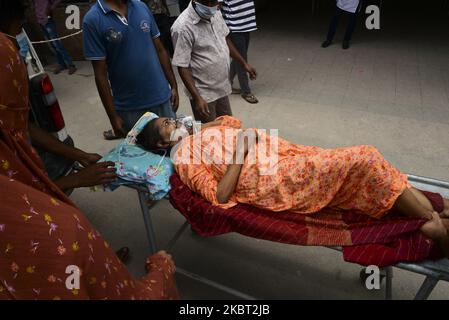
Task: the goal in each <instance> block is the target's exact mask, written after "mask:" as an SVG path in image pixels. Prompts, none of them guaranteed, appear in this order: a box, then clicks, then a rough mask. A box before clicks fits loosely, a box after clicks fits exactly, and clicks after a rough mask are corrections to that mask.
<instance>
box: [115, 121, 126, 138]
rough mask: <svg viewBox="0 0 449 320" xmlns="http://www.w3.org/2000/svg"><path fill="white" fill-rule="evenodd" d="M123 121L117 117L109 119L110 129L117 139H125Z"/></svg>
mask: <svg viewBox="0 0 449 320" xmlns="http://www.w3.org/2000/svg"><path fill="white" fill-rule="evenodd" d="M123 124H124V122H123V119H122V118H120V117H119V116H115V117H114V118H112V119H111V126H112V129H113V130H114V134H115V135H116V136H117V137H125V136H126V132H125V129H124V128H123Z"/></svg>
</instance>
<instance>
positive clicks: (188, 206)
mask: <svg viewBox="0 0 449 320" xmlns="http://www.w3.org/2000/svg"><path fill="white" fill-rule="evenodd" d="M170 183H171V191H170V202H171V204H172V205H173V206H174V207H175V208H176V209H177V210H178V211H179V212H180V213H181V214H182V215H183V216H184V217H185V218H186V219H187V220H188V221H189V223H190V224H191V226H192V229H193V230H194V231H195V232H197V233H198V234H199V235H200V236H203V237H212V236H217V235H221V234H225V233H229V232H237V233H240V234H242V235H245V236H248V237H253V238H258V239H264V240H269V241H275V242H281V243H287V244H295V245H304V246H341V247H343V257H344V259H345V261H348V262H354V263H359V264H361V265H366V266H367V265H376V266H379V267H385V266H389V265H394V264H397V263H399V262H419V261H422V260H427V259H430V260H436V259H440V258H441V257H442V255H441V253H440V252H439V250H438V249H437V248H436V246H435V244H434V243H433V241H432V240H430V239H428V238H426V237H425V236H424V235H422V234H421V233H420V232H419V228H420V227H421V225H422V224H423V223H424V221H423V220H419V219H411V218H408V217H405V216H402V215H401V214H399V213H398V212H396V211H395V210H391V211H390V212H389V214H387V215H386V216H385V217H384V218H382V219H374V218H371V217H368V216H365V215H361V214H358V213H357V212H350V211H337V210H330V209H325V210H322V211H320V212H318V213H316V214H313V215H301V214H298V213H292V212H271V211H267V210H263V209H259V208H255V207H251V206H248V205H243V204H239V205H237V206H236V207H233V208H231V209H222V208H219V207H216V206H213V205H212V204H210V203H209V202H207V201H206V200H204V199H203V198H202V197H201V196H199V195H198V194H196V193H194V192H193V191H191V190H190V189H189V188H188V187H187V186H186V185H184V184H183V183H182V181H181V180H180V178H179V176H178V175H177V174H174V175H172V176H171V178H170ZM425 195H426V196H427V197H428V198H429V200H430V201H431V202H432V204H433V206H434V208H435V210H436V211H437V212H440V211H442V210H443V208H444V204H443V198H442V197H441V195H439V194H437V193H431V192H425Z"/></svg>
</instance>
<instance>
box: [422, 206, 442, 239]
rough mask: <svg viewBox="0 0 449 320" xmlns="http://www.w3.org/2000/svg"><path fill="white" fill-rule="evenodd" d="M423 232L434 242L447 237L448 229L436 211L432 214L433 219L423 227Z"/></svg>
mask: <svg viewBox="0 0 449 320" xmlns="http://www.w3.org/2000/svg"><path fill="white" fill-rule="evenodd" d="M421 232H422V233H424V235H426V236H427V237H429V238H430V239H432V240H438V239H442V238H444V237H447V229H446V227H445V225H444V223H443V221H442V219H441V217H440V216H439V215H438V213H436V212H435V211H434V212H433V213H432V219H431V220H429V221H427V222H426V223H424V224H423V225H422V227H421Z"/></svg>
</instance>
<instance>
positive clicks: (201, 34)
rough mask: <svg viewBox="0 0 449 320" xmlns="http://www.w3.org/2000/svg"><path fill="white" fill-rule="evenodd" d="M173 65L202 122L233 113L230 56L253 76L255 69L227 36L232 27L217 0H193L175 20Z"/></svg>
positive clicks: (173, 29)
mask: <svg viewBox="0 0 449 320" xmlns="http://www.w3.org/2000/svg"><path fill="white" fill-rule="evenodd" d="M171 32H172V39H173V46H174V48H175V53H174V56H173V61H172V63H173V65H175V66H177V67H178V71H179V75H180V76H181V79H182V80H183V82H184V85H185V87H186V89H187V95H188V96H189V98H190V103H191V106H192V110H193V114H194V115H195V119H196V120H200V121H201V122H203V123H206V122H210V121H213V120H215V119H216V118H217V117H219V116H223V115H232V111H231V106H230V103H229V98H228V96H229V95H230V94H231V92H232V88H231V84H230V81H229V71H230V56H231V57H232V58H233V59H234V61H236V62H237V63H239V64H241V65H242V67H243V68H244V70H245V71H246V72H248V74H249V76H250V79H251V80H254V79H256V77H257V72H256V70H255V69H254V68H253V67H252V66H250V65H249V64H248V63H247V62H246V61H245V59H244V58H243V57H242V56H241V55H240V54H239V52H238V51H237V49H236V48H235V46H234V45H233V43H232V42H231V41H230V40H229V39H228V35H229V29H228V27H227V26H226V23H225V21H224V19H223V17H222V15H221V13H220V12H219V10H218V1H217V0H194V1H192V2H191V3H190V5H189V6H188V7H187V9H186V10H185V11H184V12H183V13H182V14H181V15H180V16H179V17H178V19H177V20H176V21H175V23H174V25H173V27H172V29H171Z"/></svg>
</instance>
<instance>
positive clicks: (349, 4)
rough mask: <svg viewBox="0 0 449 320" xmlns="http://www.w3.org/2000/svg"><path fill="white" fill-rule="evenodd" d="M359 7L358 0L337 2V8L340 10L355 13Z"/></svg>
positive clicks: (338, 0)
mask: <svg viewBox="0 0 449 320" xmlns="http://www.w3.org/2000/svg"><path fill="white" fill-rule="evenodd" d="M358 6H359V0H337V7H339V8H340V9H341V10H344V11H347V12H352V13H355V11H356V10H357V7H358Z"/></svg>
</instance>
